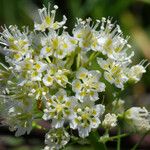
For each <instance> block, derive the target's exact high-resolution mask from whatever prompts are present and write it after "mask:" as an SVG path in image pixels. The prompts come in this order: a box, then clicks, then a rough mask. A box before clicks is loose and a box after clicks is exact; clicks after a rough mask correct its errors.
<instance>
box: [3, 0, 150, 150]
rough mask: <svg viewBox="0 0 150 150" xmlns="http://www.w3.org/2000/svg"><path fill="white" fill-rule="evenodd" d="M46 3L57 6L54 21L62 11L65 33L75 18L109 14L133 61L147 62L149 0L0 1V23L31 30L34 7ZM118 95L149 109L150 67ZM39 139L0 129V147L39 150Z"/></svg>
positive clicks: (86, 148) (149, 52)
mask: <svg viewBox="0 0 150 150" xmlns="http://www.w3.org/2000/svg"><path fill="white" fill-rule="evenodd" d="M48 2H51V4H52V5H55V4H56V5H58V6H59V10H58V12H57V17H56V18H57V19H58V20H61V19H62V15H63V14H64V15H66V16H67V18H68V20H67V26H68V30H69V32H71V30H72V28H73V26H74V23H75V21H76V17H81V18H87V17H91V18H92V19H93V20H95V19H100V18H101V17H108V16H110V17H113V20H114V21H117V23H118V24H120V26H121V29H122V30H123V33H124V36H127V35H129V36H130V40H129V43H130V44H131V45H132V49H133V50H134V51H135V57H134V58H133V64H136V63H139V62H140V61H141V60H142V59H148V61H150V0H0V25H1V26H3V25H4V24H6V26H9V25H14V24H17V25H18V26H20V27H21V26H23V25H27V26H29V27H30V29H32V28H33V20H35V19H36V18H37V9H38V8H41V7H42V5H43V4H44V5H47V4H48ZM0 30H1V29H0ZM0 60H1V61H4V56H3V55H0ZM108 95H109V93H108ZM122 97H123V98H124V99H126V101H127V103H128V105H129V106H130V105H132V104H134V105H137V106H143V105H144V106H146V108H147V109H149V110H150V67H148V68H147V73H146V74H144V76H143V78H142V81H140V82H139V83H138V84H136V85H134V86H133V85H131V86H129V88H128V89H127V90H125V91H124V92H123V94H122ZM2 130H3V131H2ZM43 141H44V136H43V134H41V133H39V134H37V132H36V131H35V132H33V134H31V135H30V136H24V137H19V138H14V137H13V134H11V135H10V133H9V132H8V130H7V129H5V128H0V150H30V149H32V150H39V149H41V147H42V145H43V143H44V142H43ZM149 143H150V142H149ZM95 145H96V144H95ZM112 147H113V146H112ZM66 149H67V150H70V149H80V150H93V149H99V148H98V146H97V147H94V146H90V147H89V146H82V147H72V146H70V147H68V148H66ZM112 149H113V148H112ZM114 149H115V148H114ZM125 149H128V148H125ZM145 150H146V149H145Z"/></svg>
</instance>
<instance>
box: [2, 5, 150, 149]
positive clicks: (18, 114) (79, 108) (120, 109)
mask: <svg viewBox="0 0 150 150" xmlns="http://www.w3.org/2000/svg"><path fill="white" fill-rule="evenodd" d="M57 9H58V6H56V5H55V6H54V9H53V10H50V6H49V7H48V8H46V7H44V8H42V9H39V16H40V20H39V22H35V23H34V30H32V31H30V30H29V28H28V27H24V28H23V29H22V30H19V29H18V27H17V26H12V25H11V26H9V27H8V28H7V27H3V32H2V33H0V35H1V37H0V44H1V50H0V51H1V52H2V53H3V54H4V55H5V61H6V63H5V64H3V63H0V66H1V69H0V82H1V83H0V88H1V91H0V99H1V102H0V104H1V106H2V111H1V115H2V116H3V118H4V120H3V124H4V125H8V126H9V128H10V130H11V131H16V133H15V135H16V136H20V135H23V134H25V133H27V134H29V133H30V131H31V130H32V128H33V124H34V123H35V122H36V120H37V119H43V120H45V121H47V122H49V123H50V124H51V128H50V129H49V131H48V132H47V133H46V136H45V144H46V146H45V148H44V149H45V150H52V149H61V148H62V147H64V146H65V145H66V144H67V143H68V142H69V141H70V140H71V138H72V137H73V136H77V137H78V138H86V137H88V136H89V134H90V132H91V131H95V129H97V128H99V127H103V128H104V129H106V130H107V131H108V130H110V129H112V128H115V127H117V126H119V124H118V119H120V118H124V119H125V120H126V123H127V122H128V123H129V124H130V125H132V126H133V127H134V129H136V130H137V131H147V130H149V129H150V122H149V113H148V111H147V110H146V109H145V108H140V107H133V108H130V109H128V110H127V111H125V109H124V101H123V100H120V99H119V98H118V99H116V100H115V101H113V102H112V104H109V105H111V106H112V108H114V109H112V110H110V109H108V110H107V103H105V97H104V94H105V92H106V89H107V88H108V86H113V87H115V88H116V89H117V91H118V90H120V91H122V90H124V88H125V85H126V84H127V83H129V82H132V83H133V82H134V83H136V82H138V81H139V80H140V79H141V76H142V74H143V73H145V72H146V67H147V66H148V64H146V65H145V63H146V61H142V62H141V63H139V64H137V65H131V63H132V60H131V59H132V57H133V56H134V52H133V51H131V46H130V45H129V44H128V39H129V37H126V38H124V36H123V33H122V31H121V29H120V26H119V25H117V24H115V23H114V24H113V23H112V19H111V18H108V19H106V18H102V19H101V20H96V22H95V23H94V22H93V21H92V20H91V18H88V19H86V20H82V19H80V18H79V19H77V22H76V24H75V27H74V28H73V30H72V34H69V33H68V32H67V31H66V30H67V27H66V26H65V23H66V20H67V18H66V17H65V16H63V20H62V21H60V22H58V21H55V15H56V10H57ZM121 116H122V117H121ZM43 128H44V127H43ZM73 130H74V131H77V133H78V134H75V135H73V132H72V131H73Z"/></svg>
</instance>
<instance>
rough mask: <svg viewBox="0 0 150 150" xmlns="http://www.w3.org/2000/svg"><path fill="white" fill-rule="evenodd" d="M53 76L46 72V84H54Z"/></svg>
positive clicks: (44, 80)
mask: <svg viewBox="0 0 150 150" xmlns="http://www.w3.org/2000/svg"><path fill="white" fill-rule="evenodd" d="M53 81H54V79H53V77H52V76H50V75H48V74H46V75H45V76H44V77H43V83H44V84H45V86H51V85H52V84H53Z"/></svg>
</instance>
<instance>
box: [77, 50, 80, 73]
mask: <svg viewBox="0 0 150 150" xmlns="http://www.w3.org/2000/svg"><path fill="white" fill-rule="evenodd" d="M80 57H81V56H80V53H78V56H77V70H78V68H79V67H80V59H81V58H80Z"/></svg>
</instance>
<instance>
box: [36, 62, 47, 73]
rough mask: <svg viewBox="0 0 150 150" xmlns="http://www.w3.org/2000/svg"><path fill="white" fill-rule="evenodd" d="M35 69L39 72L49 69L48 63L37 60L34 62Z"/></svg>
mask: <svg viewBox="0 0 150 150" xmlns="http://www.w3.org/2000/svg"><path fill="white" fill-rule="evenodd" d="M34 69H35V71H37V72H43V71H45V70H46V69H47V64H45V63H43V62H41V61H37V62H36V63H35V64H34Z"/></svg>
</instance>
